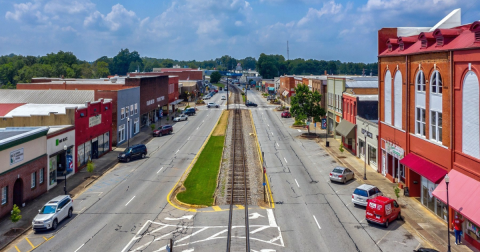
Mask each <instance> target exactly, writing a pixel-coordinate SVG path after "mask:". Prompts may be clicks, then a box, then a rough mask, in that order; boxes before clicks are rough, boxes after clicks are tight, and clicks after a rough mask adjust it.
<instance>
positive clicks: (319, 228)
mask: <svg viewBox="0 0 480 252" xmlns="http://www.w3.org/2000/svg"><path fill="white" fill-rule="evenodd" d="M313 218H314V219H315V222H316V223H317V226H318V229H322V228H321V227H320V224H318V221H317V218H315V215H314V216H313Z"/></svg>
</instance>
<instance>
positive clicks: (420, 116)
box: [415, 108, 426, 137]
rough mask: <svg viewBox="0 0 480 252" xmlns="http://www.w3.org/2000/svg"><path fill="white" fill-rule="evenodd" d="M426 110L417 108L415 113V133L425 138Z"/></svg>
mask: <svg viewBox="0 0 480 252" xmlns="http://www.w3.org/2000/svg"><path fill="white" fill-rule="evenodd" d="M425 127H426V123H425V109H424V108H417V109H416V111H415V133H416V134H417V135H421V136H423V137H424V136H425Z"/></svg>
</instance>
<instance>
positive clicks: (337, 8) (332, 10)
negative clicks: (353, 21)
mask: <svg viewBox="0 0 480 252" xmlns="http://www.w3.org/2000/svg"><path fill="white" fill-rule="evenodd" d="M342 9H343V6H342V4H336V3H335V1H329V2H327V3H324V4H323V7H322V8H321V9H320V10H317V9H314V8H310V9H308V12H307V15H306V16H305V17H303V18H302V19H300V21H298V25H304V24H306V23H308V22H310V21H313V20H315V19H318V18H321V17H322V16H324V15H330V14H331V15H336V14H339V13H340V12H341V11H342Z"/></svg>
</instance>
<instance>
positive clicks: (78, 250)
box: [75, 243, 85, 252]
mask: <svg viewBox="0 0 480 252" xmlns="http://www.w3.org/2000/svg"><path fill="white" fill-rule="evenodd" d="M83 245H85V243H84V244H82V245H80V247H79V248H78V249H77V250H75V252H77V251H79V250H80V249H81V248H82V247H83Z"/></svg>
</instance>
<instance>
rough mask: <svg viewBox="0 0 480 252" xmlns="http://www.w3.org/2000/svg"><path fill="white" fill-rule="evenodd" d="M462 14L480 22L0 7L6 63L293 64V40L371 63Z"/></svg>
mask: <svg viewBox="0 0 480 252" xmlns="http://www.w3.org/2000/svg"><path fill="white" fill-rule="evenodd" d="M456 8H462V24H466V23H472V22H474V21H475V20H478V19H480V4H479V0H473V1H472V0H470V1H467V0H425V1H422V0H354V1H348V0H249V1H246V0H162V1H159V0H157V1H146V0H135V1H131V0H130V1H126V0H115V1H112V0H101V1H95V0H20V1H12V0H0V55H6V54H10V53H14V54H21V55H34V56H39V55H40V56H41V55H45V54H47V53H52V52H58V51H60V50H62V51H68V52H73V53H74V54H75V55H76V56H77V57H78V58H79V59H82V60H87V61H94V60H96V59H97V58H100V57H102V56H108V57H113V56H115V55H116V54H117V53H118V52H119V51H120V49H122V48H128V49H129V50H130V51H133V50H136V51H138V52H139V53H140V55H141V56H142V57H143V56H147V57H154V58H171V59H177V60H197V61H201V60H208V59H215V58H219V57H221V56H223V55H230V56H232V57H235V58H237V59H241V58H245V57H248V56H250V57H255V58H257V59H258V57H259V55H260V54H261V53H266V54H281V55H284V56H285V58H287V41H288V43H289V49H290V53H289V58H290V59H295V58H304V59H318V60H322V59H323V60H340V61H346V62H365V63H370V62H376V61H377V31H378V30H379V29H381V28H382V27H411V26H419V27H432V26H434V25H435V24H436V23H437V22H438V21H440V20H441V19H442V18H443V17H444V16H445V15H447V14H448V13H450V12H451V11H452V10H454V9H456Z"/></svg>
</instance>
